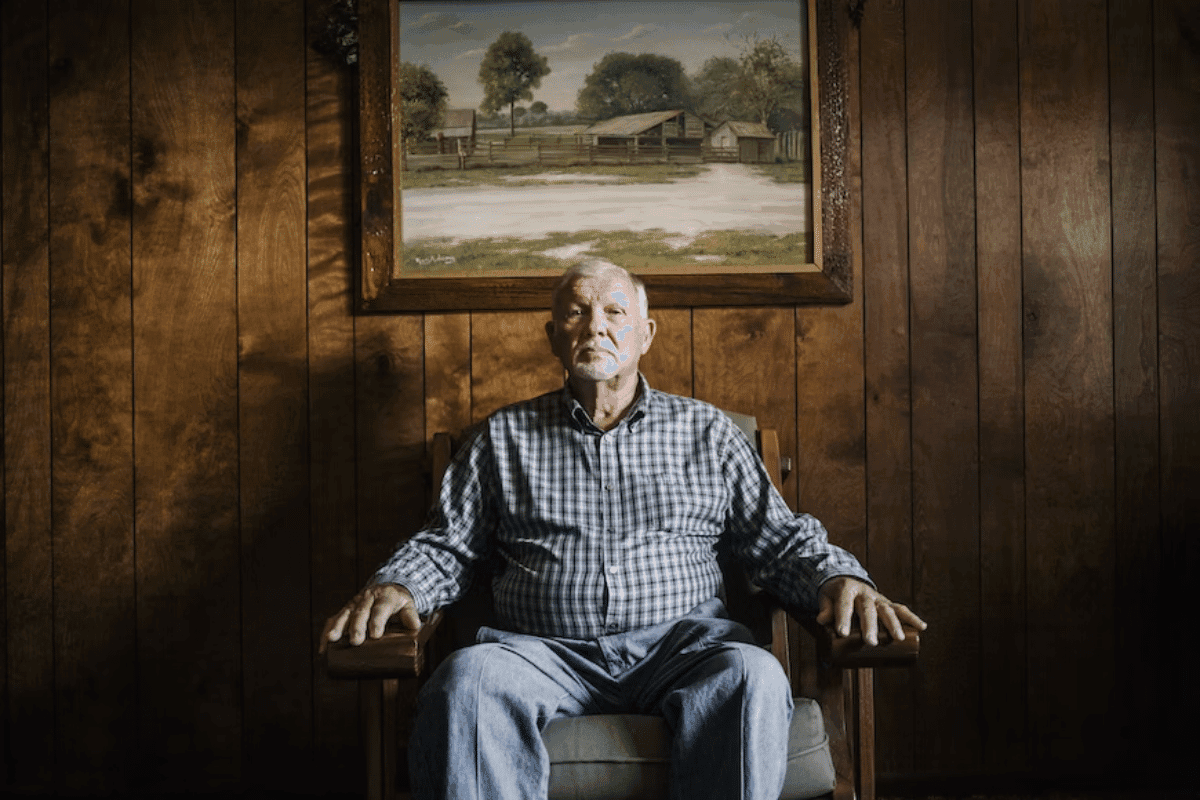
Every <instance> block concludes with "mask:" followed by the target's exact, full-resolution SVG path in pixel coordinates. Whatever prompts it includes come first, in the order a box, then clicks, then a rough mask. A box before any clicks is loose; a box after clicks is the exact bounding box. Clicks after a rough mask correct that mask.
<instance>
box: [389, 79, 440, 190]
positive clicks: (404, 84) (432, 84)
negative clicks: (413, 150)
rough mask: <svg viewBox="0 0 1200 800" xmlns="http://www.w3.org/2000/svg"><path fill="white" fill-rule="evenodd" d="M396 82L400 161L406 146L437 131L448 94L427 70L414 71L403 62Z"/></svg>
mask: <svg viewBox="0 0 1200 800" xmlns="http://www.w3.org/2000/svg"><path fill="white" fill-rule="evenodd" d="M397 78H398V79H397V85H398V86H399V88H400V141H401V148H400V153H401V157H402V158H404V157H405V156H406V155H407V153H408V145H409V144H410V143H412V142H418V141H420V140H421V139H424V138H426V137H427V136H429V135H430V134H431V133H433V132H434V131H436V130H437V129H438V128H440V127H441V125H442V120H443V119H444V118H445V113H446V98H447V96H448V93H447V91H446V87H445V86H444V85H442V82H441V80H440V79H439V78H438V76H437V75H435V74H434V73H433V71H432V70H431V69H429V67H425V66H420V67H418V66H417V65H416V64H410V63H408V62H407V61H405V62H403V63H401V64H400V69H399V72H398V75H397ZM402 168H403V165H402Z"/></svg>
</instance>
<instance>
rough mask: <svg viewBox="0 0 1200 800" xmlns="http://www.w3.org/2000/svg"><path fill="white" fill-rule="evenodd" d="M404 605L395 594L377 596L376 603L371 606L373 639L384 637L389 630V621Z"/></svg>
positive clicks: (370, 626)
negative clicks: (384, 633)
mask: <svg viewBox="0 0 1200 800" xmlns="http://www.w3.org/2000/svg"><path fill="white" fill-rule="evenodd" d="M402 604H403V600H402V599H401V598H399V597H398V595H397V594H396V593H395V592H391V593H383V594H382V595H379V596H376V598H375V603H374V605H372V606H371V622H370V625H369V628H370V631H371V638H372V639H378V638H379V637H380V636H383V632H384V631H385V630H386V629H387V623H388V620H389V619H391V618H392V615H393V614H395V613H396V612H397V611H398V610H399V609H400V606H401V605H402Z"/></svg>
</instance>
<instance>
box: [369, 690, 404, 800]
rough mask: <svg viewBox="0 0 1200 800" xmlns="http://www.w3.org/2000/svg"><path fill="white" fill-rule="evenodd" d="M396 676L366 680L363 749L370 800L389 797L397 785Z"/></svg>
mask: <svg viewBox="0 0 1200 800" xmlns="http://www.w3.org/2000/svg"><path fill="white" fill-rule="evenodd" d="M399 683H400V682H399V681H398V680H396V679H394V678H389V679H385V680H377V681H362V682H361V683H360V684H359V688H360V694H359V699H360V705H361V709H362V725H363V750H364V751H365V755H366V763H367V800H388V799H389V798H391V797H392V795H393V793H394V792H395V786H396V694H397V690H398V688H399Z"/></svg>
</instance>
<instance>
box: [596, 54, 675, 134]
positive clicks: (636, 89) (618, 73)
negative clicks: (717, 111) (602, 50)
mask: <svg viewBox="0 0 1200 800" xmlns="http://www.w3.org/2000/svg"><path fill="white" fill-rule="evenodd" d="M691 105H692V104H691V100H690V94H689V92H688V83H687V77H686V75H685V74H684V71H683V65H682V64H680V63H679V62H678V61H676V60H675V59H673V58H668V57H667V56H659V55H654V54H653V53H642V54H641V55H633V54H631V53H609V54H608V55H606V56H605V57H604V58H602V59H600V62H599V63H598V64H596V66H595V67H594V68H593V69H592V71H591V73H589V74H588V76H587V77H586V78H584V81H583V88H582V89H580V90H579V95H578V96H577V98H576V100H575V107H576V108H577V109H578V110H579V113H580V114H582V115H583V116H584V117H587V118H589V119H609V118H611V117H621V116H625V115H627V114H641V113H645V112H647V111H669V110H672V109H677V108H690V107H691Z"/></svg>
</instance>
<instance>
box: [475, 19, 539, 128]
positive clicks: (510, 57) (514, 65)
mask: <svg viewBox="0 0 1200 800" xmlns="http://www.w3.org/2000/svg"><path fill="white" fill-rule="evenodd" d="M549 74H550V64H549V62H547V60H546V57H545V56H539V55H538V54H537V53H536V52H534V49H533V42H531V41H529V37H527V36H526V35H525V34H523V33H518V32H516V31H505V32H504V33H502V34H500V36H499V37H498V38H497V39H496V41H494V42H492V44H491V46H490V47H488V49H487V53H486V54H485V55H484V57H483V61H482V62H481V63H480V65H479V82H480V83H481V84H482V85H483V92H484V95H483V103H482V104H481V105H480V107H479V108H480V110H481V111H483V112H484V113H485V114H492V113H495V112H496V111H499V110H500V109H502V108H504V107H505V106H508V109H509V111H508V131H509V135H510V136H513V135H516V111H515V109H516V105H517V101H518V100H532V99H533V92H532V91H530V90H531V89H537V88H538V87H540V86H541V85H542V78H544V77H545V76H547V75H549Z"/></svg>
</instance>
